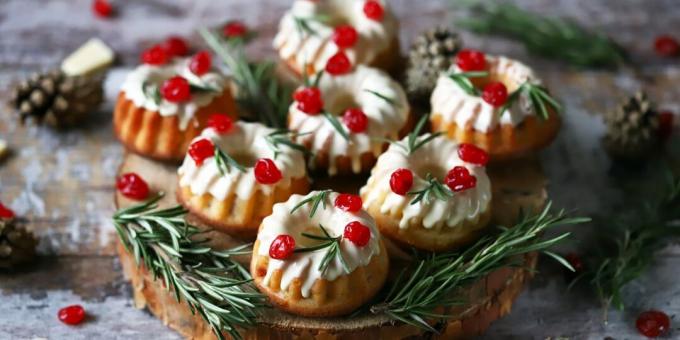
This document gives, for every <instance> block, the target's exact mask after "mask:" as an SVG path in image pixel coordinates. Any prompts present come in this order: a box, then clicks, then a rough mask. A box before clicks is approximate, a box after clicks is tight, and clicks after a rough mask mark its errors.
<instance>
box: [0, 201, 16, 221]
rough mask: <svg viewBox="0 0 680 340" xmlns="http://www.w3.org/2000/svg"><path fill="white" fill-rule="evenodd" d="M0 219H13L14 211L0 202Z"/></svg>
mask: <svg viewBox="0 0 680 340" xmlns="http://www.w3.org/2000/svg"><path fill="white" fill-rule="evenodd" d="M0 218H14V211H12V209H10V208H7V207H6V206H5V205H3V204H2V202H0Z"/></svg>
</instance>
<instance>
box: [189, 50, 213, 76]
mask: <svg viewBox="0 0 680 340" xmlns="http://www.w3.org/2000/svg"><path fill="white" fill-rule="evenodd" d="M211 67H212V56H211V55H210V53H209V52H208V51H200V52H198V53H196V54H194V56H193V57H191V60H190V61H189V70H191V73H193V74H195V75H197V76H202V75H204V74H206V73H208V71H210V68H211Z"/></svg>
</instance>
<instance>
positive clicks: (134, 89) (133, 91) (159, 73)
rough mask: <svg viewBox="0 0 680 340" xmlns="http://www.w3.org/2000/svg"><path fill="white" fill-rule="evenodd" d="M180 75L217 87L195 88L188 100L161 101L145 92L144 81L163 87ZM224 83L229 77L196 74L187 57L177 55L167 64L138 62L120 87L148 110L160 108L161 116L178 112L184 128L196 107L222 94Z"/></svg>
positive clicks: (192, 81) (195, 81)
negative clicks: (190, 67)
mask: <svg viewBox="0 0 680 340" xmlns="http://www.w3.org/2000/svg"><path fill="white" fill-rule="evenodd" d="M177 75H179V76H182V77H184V78H185V79H186V80H188V81H189V83H190V84H196V85H199V86H202V87H209V88H212V89H215V90H216V91H205V92H195V91H192V93H191V99H190V100H189V101H187V102H185V103H172V102H169V101H167V100H165V99H163V98H161V101H160V105H158V104H157V103H156V102H155V101H154V100H153V98H150V97H149V96H147V94H146V93H144V88H143V86H144V84H145V83H146V84H149V85H156V86H158V87H159V88H160V87H161V86H162V85H163V82H164V81H165V80H167V79H170V78H172V77H174V76H177ZM225 87H226V79H225V78H224V76H222V75H221V74H219V73H217V72H208V73H206V74H204V75H202V76H197V75H195V74H193V72H191V70H190V69H189V59H188V58H175V59H173V60H172V62H170V63H168V64H166V65H161V66H154V65H146V64H142V65H139V66H137V68H135V69H134V70H132V71H131V72H130V73H129V74H128V75H127V78H126V79H125V82H124V83H123V86H122V89H121V91H123V92H124V93H125V97H126V98H127V99H129V100H131V101H132V102H133V103H134V104H135V106H137V107H143V108H145V109H147V110H149V111H157V112H158V113H159V114H160V115H161V116H175V115H177V116H178V117H179V127H180V129H182V130H184V129H186V127H187V126H188V125H189V122H191V120H192V119H193V118H194V114H195V113H196V111H197V110H198V109H199V108H201V107H203V106H206V105H208V104H210V103H211V102H212V101H213V99H214V98H215V97H217V96H219V95H221V94H222V91H223V90H224V88H225ZM195 124H197V122H195Z"/></svg>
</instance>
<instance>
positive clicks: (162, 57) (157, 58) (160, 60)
mask: <svg viewBox="0 0 680 340" xmlns="http://www.w3.org/2000/svg"><path fill="white" fill-rule="evenodd" d="M141 59H142V62H143V63H145V64H149V65H163V64H165V63H167V62H168V59H169V56H168V53H167V52H166V51H165V49H164V48H163V46H161V45H153V46H151V47H150V48H148V49H146V50H144V52H142V57H141Z"/></svg>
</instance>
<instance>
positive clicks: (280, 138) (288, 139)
mask: <svg viewBox="0 0 680 340" xmlns="http://www.w3.org/2000/svg"><path fill="white" fill-rule="evenodd" d="M308 134H310V132H305V133H297V132H291V131H288V130H286V129H277V130H274V131H273V132H272V133H270V134H268V135H266V136H265V137H264V140H265V142H267V145H268V146H269V148H270V149H272V151H274V159H276V158H277V157H278V155H279V154H280V153H281V146H287V147H289V148H291V149H294V150H297V151H300V152H302V153H303V154H304V155H305V156H311V155H312V152H311V151H309V150H308V149H307V148H306V147H304V146H303V145H301V144H297V143H295V142H293V141H292V137H297V136H304V135H308Z"/></svg>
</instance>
